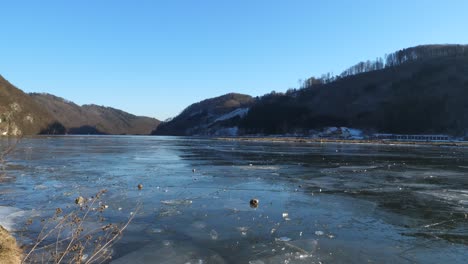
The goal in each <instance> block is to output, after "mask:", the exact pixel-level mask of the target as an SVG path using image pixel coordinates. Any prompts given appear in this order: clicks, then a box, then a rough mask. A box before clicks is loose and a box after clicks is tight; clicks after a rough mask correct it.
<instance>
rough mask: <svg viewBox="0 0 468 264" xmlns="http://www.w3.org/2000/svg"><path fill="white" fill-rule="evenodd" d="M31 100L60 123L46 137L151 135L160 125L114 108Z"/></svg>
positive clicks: (49, 99) (39, 97)
mask: <svg viewBox="0 0 468 264" xmlns="http://www.w3.org/2000/svg"><path fill="white" fill-rule="evenodd" d="M31 97H32V98H33V99H34V100H35V101H36V102H37V103H39V104H40V105H41V106H42V107H44V108H45V109H47V110H48V111H49V113H50V114H51V115H52V116H53V118H54V119H55V120H57V121H58V123H56V124H54V125H55V126H56V127H51V128H50V129H49V130H47V131H45V133H53V132H54V131H56V132H57V131H62V130H65V132H66V133H69V134H130V135H148V134H150V133H151V131H152V130H153V129H154V128H155V127H157V126H158V124H159V121H158V120H157V119H154V118H149V117H141V116H135V115H132V114H129V113H127V112H124V111H121V110H118V109H115V108H111V107H104V106H98V105H83V106H79V105H77V104H75V103H73V102H70V101H67V100H65V99H63V98H60V97H57V96H54V95H50V94H38V93H33V94H31ZM59 124H61V125H63V129H62V128H60V125H59ZM58 134H60V132H59V133H58Z"/></svg>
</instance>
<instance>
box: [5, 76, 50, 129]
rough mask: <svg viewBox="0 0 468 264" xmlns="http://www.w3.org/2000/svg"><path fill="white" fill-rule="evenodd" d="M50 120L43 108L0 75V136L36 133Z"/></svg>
mask: <svg viewBox="0 0 468 264" xmlns="http://www.w3.org/2000/svg"><path fill="white" fill-rule="evenodd" d="M52 122H53V118H52V116H51V115H50V114H49V113H48V112H47V111H46V110H45V109H44V108H42V107H41V106H40V105H38V104H37V103H36V102H35V101H34V100H33V99H32V98H31V97H30V96H29V95H27V94H25V93H24V92H23V91H21V90H20V89H18V88H16V87H15V86H13V85H12V84H11V83H9V82H8V81H7V80H5V79H4V78H3V77H2V76H0V136H19V135H31V134H38V133H39V132H40V131H42V130H43V129H45V128H46V127H47V126H48V125H49V124H51V123H52Z"/></svg>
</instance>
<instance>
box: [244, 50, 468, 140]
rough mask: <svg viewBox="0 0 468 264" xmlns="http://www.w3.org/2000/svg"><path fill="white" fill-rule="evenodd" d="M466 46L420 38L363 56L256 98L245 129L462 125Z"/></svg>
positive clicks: (466, 125) (455, 131) (465, 118)
mask: <svg viewBox="0 0 468 264" xmlns="http://www.w3.org/2000/svg"><path fill="white" fill-rule="evenodd" d="M466 98H468V46H463V45H425V46H417V47H413V48H408V49H404V50H400V51H397V52H395V53H392V54H390V55H387V57H386V63H385V64H383V60H382V59H377V60H376V61H375V62H370V61H367V62H361V63H359V64H357V65H355V66H353V67H351V68H350V69H348V70H347V71H345V72H344V73H343V74H342V75H341V76H335V77H329V76H327V77H326V78H321V79H315V78H311V79H309V80H308V81H307V83H306V85H304V87H302V89H299V90H290V91H288V92H287V93H276V94H268V95H265V96H263V97H262V98H260V99H259V100H258V101H257V103H256V104H255V105H254V106H253V107H252V108H251V109H250V111H249V113H248V114H247V115H246V116H245V118H244V119H243V120H242V121H241V122H240V124H239V127H240V128H241V131H242V132H243V133H245V134H255V133H265V134H284V133H307V131H308V130H310V129H320V128H323V127H327V126H345V127H353V128H360V129H363V130H368V131H374V132H389V133H402V134H425V133H443V134H450V135H459V136H461V135H467V132H468V100H466Z"/></svg>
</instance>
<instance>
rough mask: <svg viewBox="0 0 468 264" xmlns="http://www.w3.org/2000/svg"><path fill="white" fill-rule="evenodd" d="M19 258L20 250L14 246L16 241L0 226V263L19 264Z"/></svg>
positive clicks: (20, 255) (20, 256)
mask: <svg viewBox="0 0 468 264" xmlns="http://www.w3.org/2000/svg"><path fill="white" fill-rule="evenodd" d="M21 258H22V254H21V250H20V248H19V247H18V245H17V244H16V240H15V239H14V238H13V237H12V236H11V235H10V233H8V231H7V230H6V229H5V228H3V227H2V226H0V263H2V264H19V263H21Z"/></svg>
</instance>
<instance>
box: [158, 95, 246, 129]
mask: <svg viewBox="0 0 468 264" xmlns="http://www.w3.org/2000/svg"><path fill="white" fill-rule="evenodd" d="M253 104H254V99H253V98H252V97H251V96H249V95H245V94H237V93H229V94H226V95H223V96H219V97H215V98H211V99H207V100H204V101H201V102H199V103H195V104H192V105H190V106H189V107H187V108H186V109H185V110H184V111H182V113H180V114H179V115H178V116H176V117H175V118H173V119H172V120H169V121H166V122H163V123H161V124H160V125H159V126H158V128H157V129H156V130H155V131H153V134H155V135H177V136H186V135H235V134H237V124H238V123H239V121H240V119H241V118H242V117H243V116H244V115H245V114H247V112H248V110H249V108H250V107H251V106H252V105H253Z"/></svg>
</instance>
